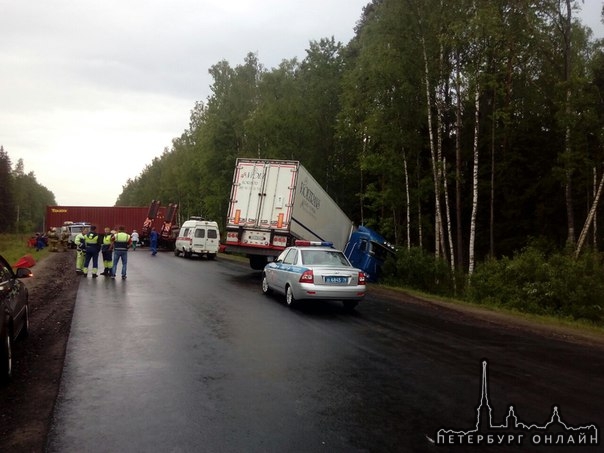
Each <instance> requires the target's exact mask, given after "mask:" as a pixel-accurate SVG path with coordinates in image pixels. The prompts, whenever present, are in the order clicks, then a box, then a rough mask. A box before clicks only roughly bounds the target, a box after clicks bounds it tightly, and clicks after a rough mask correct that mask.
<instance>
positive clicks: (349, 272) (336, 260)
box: [262, 241, 367, 309]
mask: <svg viewBox="0 0 604 453" xmlns="http://www.w3.org/2000/svg"><path fill="white" fill-rule="evenodd" d="M366 288H367V286H366V283H365V273H364V272H363V271H362V270H360V269H357V268H355V267H353V266H352V264H350V261H348V258H346V256H345V255H344V254H343V253H342V252H341V251H340V250H336V249H334V248H333V247H332V244H331V243H329V242H315V241H296V242H295V245H294V246H293V247H288V248H286V249H285V250H284V251H283V252H282V253H281V255H279V256H278V257H277V259H276V260H275V261H273V262H272V263H269V264H267V265H266V266H265V267H264V270H263V272H262V292H263V293H264V294H270V293H271V292H273V291H274V292H276V293H279V294H283V295H285V301H286V303H287V305H288V306H290V307H292V306H294V305H295V304H296V302H298V301H301V300H308V299H325V300H341V301H342V302H343V304H344V307H345V308H347V309H353V308H354V307H356V306H357V304H358V303H359V301H361V300H362V299H363V298H364V297H365V291H366Z"/></svg>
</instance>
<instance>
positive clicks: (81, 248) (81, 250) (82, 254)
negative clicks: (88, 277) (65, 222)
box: [73, 227, 89, 275]
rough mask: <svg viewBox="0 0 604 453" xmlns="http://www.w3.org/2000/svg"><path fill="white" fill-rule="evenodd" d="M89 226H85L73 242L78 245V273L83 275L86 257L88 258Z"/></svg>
mask: <svg viewBox="0 0 604 453" xmlns="http://www.w3.org/2000/svg"><path fill="white" fill-rule="evenodd" d="M88 231H89V230H88V228H87V227H85V228H83V229H82V231H80V232H79V233H78V234H77V235H76V237H75V239H74V240H73V243H74V244H75V246H76V274H78V275H82V274H83V273H84V272H83V271H82V268H83V267H84V258H86V242H85V240H86V235H87V234H88Z"/></svg>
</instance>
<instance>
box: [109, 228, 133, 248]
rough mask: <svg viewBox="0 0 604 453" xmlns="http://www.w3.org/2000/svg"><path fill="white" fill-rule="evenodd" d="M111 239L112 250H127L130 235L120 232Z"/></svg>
mask: <svg viewBox="0 0 604 453" xmlns="http://www.w3.org/2000/svg"><path fill="white" fill-rule="evenodd" d="M113 237H114V243H113V249H114V250H128V243H129V242H130V235H129V234H128V233H125V232H123V231H120V232H119V233H116V234H115V235H113Z"/></svg>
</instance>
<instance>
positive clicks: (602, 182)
mask: <svg viewBox="0 0 604 453" xmlns="http://www.w3.org/2000/svg"><path fill="white" fill-rule="evenodd" d="M602 187H604V175H602V179H600V185H599V186H598V191H597V192H596V196H595V198H594V202H593V204H592V205H591V209H590V210H589V214H588V215H587V219H585V225H583V229H582V230H581V234H580V235H579V242H577V248H576V249H575V258H577V257H578V256H579V254H580V253H581V248H582V247H583V243H584V242H585V238H586V237H587V232H588V231H589V226H590V224H591V222H592V221H593V219H594V218H595V214H596V210H597V208H598V202H599V201H600V197H601V195H602Z"/></svg>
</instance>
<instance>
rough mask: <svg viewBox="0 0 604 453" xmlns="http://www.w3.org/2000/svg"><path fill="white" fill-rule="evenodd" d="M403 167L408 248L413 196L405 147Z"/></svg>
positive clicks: (408, 246)
mask: <svg viewBox="0 0 604 453" xmlns="http://www.w3.org/2000/svg"><path fill="white" fill-rule="evenodd" d="M403 169H404V172H405V196H406V202H407V203H406V204H407V222H406V223H407V250H409V249H410V248H411V197H410V195H409V171H408V168H407V153H406V152H405V150H404V149H403Z"/></svg>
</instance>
